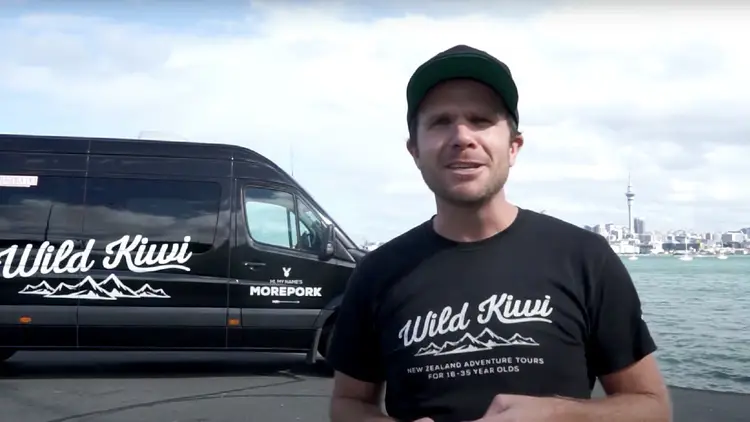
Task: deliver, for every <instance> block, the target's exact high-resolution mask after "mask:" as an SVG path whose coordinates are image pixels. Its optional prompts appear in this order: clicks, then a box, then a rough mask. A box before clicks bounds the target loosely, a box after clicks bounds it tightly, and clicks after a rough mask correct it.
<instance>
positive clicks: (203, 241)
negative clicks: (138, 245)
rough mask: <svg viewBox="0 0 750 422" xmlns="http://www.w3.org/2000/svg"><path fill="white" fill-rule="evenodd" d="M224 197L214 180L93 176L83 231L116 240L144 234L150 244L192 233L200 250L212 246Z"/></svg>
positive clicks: (87, 197)
mask: <svg viewBox="0 0 750 422" xmlns="http://www.w3.org/2000/svg"><path fill="white" fill-rule="evenodd" d="M220 201H221V186H220V185H219V184H217V183H214V182H198V181H181V180H143V179H126V178H122V179H120V178H96V179H90V180H89V182H88V189H87V193H86V218H85V225H84V231H85V235H86V236H87V237H93V238H96V239H102V240H104V239H107V240H106V241H110V240H114V239H117V238H120V237H122V236H123V235H126V234H129V235H131V236H132V235H136V234H140V235H143V236H145V237H147V238H148V239H149V241H150V242H170V243H171V242H177V243H179V242H183V239H184V237H185V236H190V237H191V243H193V244H194V245H193V246H192V248H191V250H192V251H193V252H196V253H200V252H201V251H206V250H208V249H210V248H211V246H212V245H213V242H214V235H215V234H216V222H217V219H218V212H219V207H220Z"/></svg>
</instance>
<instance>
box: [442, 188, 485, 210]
mask: <svg viewBox="0 0 750 422" xmlns="http://www.w3.org/2000/svg"><path fill="white" fill-rule="evenodd" d="M436 195H437V196H438V198H440V199H441V200H443V201H445V202H447V203H450V204H451V205H455V206H459V207H462V208H476V207H478V206H481V205H484V204H485V203H487V202H488V201H489V200H490V199H492V197H493V195H492V193H491V192H487V191H486V190H475V189H472V190H468V189H454V190H450V189H447V190H445V191H443V192H436Z"/></svg>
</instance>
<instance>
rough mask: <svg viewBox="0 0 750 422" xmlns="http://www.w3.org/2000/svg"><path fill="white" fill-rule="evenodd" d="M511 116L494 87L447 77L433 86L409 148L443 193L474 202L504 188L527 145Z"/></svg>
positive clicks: (432, 187)
mask: <svg viewBox="0 0 750 422" xmlns="http://www.w3.org/2000/svg"><path fill="white" fill-rule="evenodd" d="M507 118H508V117H506V113H505V111H504V109H503V107H502V103H501V101H500V99H499V98H498V97H497V95H496V94H495V93H494V91H492V90H491V89H490V88H489V87H487V86H485V85H483V84H480V83H478V82H475V81H470V80H455V81H448V82H444V83H442V84H441V85H439V86H437V87H435V88H433V89H432V91H430V93H429V94H428V95H427V97H425V99H424V101H423V103H422V105H421V107H420V112H419V116H418V124H417V130H416V138H417V139H416V142H415V143H413V144H412V146H411V147H410V152H411V154H412V157H414V162H415V163H416V164H417V167H418V168H419V170H420V171H421V172H422V178H423V179H424V181H425V183H426V184H427V186H428V187H429V188H430V190H432V191H433V192H434V193H435V195H436V196H437V197H438V198H440V199H443V200H445V201H447V202H450V203H452V204H455V205H459V206H469V207H472V206H478V205H481V204H483V203H485V202H487V201H488V200H490V199H492V198H493V197H494V196H495V195H496V194H497V193H498V192H500V191H501V190H502V188H503V186H504V185H505V182H506V181H507V180H508V173H509V170H510V167H512V166H513V164H514V163H515V160H516V155H517V154H518V151H519V149H520V148H521V146H522V144H523V138H522V137H521V136H517V137H515V138H512V134H511V130H510V125H509V124H508V123H509V122H508V121H507V120H506V119H507Z"/></svg>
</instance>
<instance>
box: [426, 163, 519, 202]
mask: <svg viewBox="0 0 750 422" xmlns="http://www.w3.org/2000/svg"><path fill="white" fill-rule="evenodd" d="M422 177H423V179H424V181H425V183H426V184H427V187H428V188H429V189H430V190H431V191H432V193H434V194H435V197H436V198H437V199H439V200H441V201H443V202H445V203H448V204H450V205H453V206H455V207H458V208H464V209H478V208H480V207H482V206H484V205H485V204H487V203H488V202H490V201H492V199H494V198H495V196H497V194H498V193H500V191H502V190H503V187H505V182H506V181H507V180H508V175H507V173H506V174H503V172H502V171H499V172H498V173H496V174H493V175H492V177H491V178H490V180H489V181H488V182H487V184H485V185H484V186H483V187H482V189H481V190H479V191H478V192H476V193H463V192H455V191H452V190H450V189H448V188H446V187H445V185H443V184H442V183H441V182H440V181H439V180H438V179H439V178H438V177H434V178H433V177H428V175H426V174H423V175H422Z"/></svg>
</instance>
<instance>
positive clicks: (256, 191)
mask: <svg viewBox="0 0 750 422" xmlns="http://www.w3.org/2000/svg"><path fill="white" fill-rule="evenodd" d="M236 194H237V197H238V198H239V201H237V209H236V212H235V216H236V218H237V221H236V224H235V227H236V232H235V243H236V244H235V247H234V248H232V249H233V251H232V254H231V264H230V277H231V279H232V280H231V281H230V286H229V308H230V310H229V311H230V315H231V314H232V313H238V314H239V315H240V319H241V321H240V325H241V327H237V328H241V329H240V330H237V329H235V330H230V334H229V335H230V337H229V338H230V345H231V346H241V347H248V348H271V349H279V350H306V349H308V348H309V347H310V344H311V342H312V339H313V335H314V329H313V327H314V323H315V320H316V318H317V317H318V315H319V314H320V311H321V309H323V308H324V307H325V305H326V304H327V303H328V302H329V301H330V300H331V299H332V295H331V294H332V292H331V291H329V290H330V289H329V286H327V281H328V280H332V279H334V278H335V276H336V273H337V266H336V264H335V262H333V261H321V260H320V259H319V258H318V254H319V252H318V251H319V250H320V246H319V241H320V239H321V238H322V235H323V229H324V225H323V220H322V219H321V218H320V217H319V216H318V214H317V213H316V212H315V211H314V210H313V208H312V207H310V206H309V204H308V203H307V202H305V201H304V199H302V198H301V197H300V196H299V195H297V194H296V193H295V192H294V191H293V190H291V189H288V188H286V187H281V186H274V185H258V184H253V183H251V182H248V181H243V180H239V181H238V183H237V187H236ZM240 333H241V334H240Z"/></svg>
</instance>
